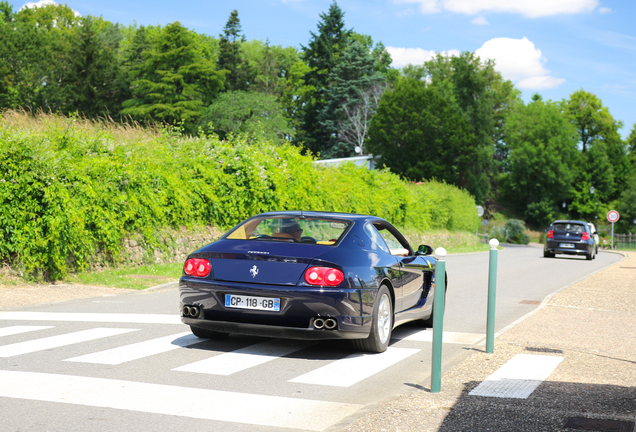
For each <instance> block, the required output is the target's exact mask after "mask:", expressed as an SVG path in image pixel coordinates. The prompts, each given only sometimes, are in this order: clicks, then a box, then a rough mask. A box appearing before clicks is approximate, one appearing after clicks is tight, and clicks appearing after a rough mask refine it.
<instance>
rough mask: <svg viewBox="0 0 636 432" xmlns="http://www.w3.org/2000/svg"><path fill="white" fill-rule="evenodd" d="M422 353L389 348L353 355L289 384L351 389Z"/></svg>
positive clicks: (415, 350) (416, 350)
mask: <svg viewBox="0 0 636 432" xmlns="http://www.w3.org/2000/svg"><path fill="white" fill-rule="evenodd" d="M418 351H421V350H419V349H411V348H392V347H390V348H388V349H387V350H386V351H385V352H383V353H380V354H353V355H350V356H348V357H345V358H343V359H341V360H336V361H334V362H333V363H329V364H328V365H326V366H323V367H321V368H318V369H315V370H313V371H311V372H308V373H306V374H304V375H301V376H299V377H296V378H293V379H291V380H289V382H295V383H303V384H317V385H328V386H335V387H350V386H352V385H353V384H355V383H357V382H360V381H362V380H363V379H365V378H368V377H370V376H372V375H375V374H376V373H378V372H381V371H382V370H384V369H386V368H388V367H389V366H392V365H394V364H395V363H397V362H399V361H402V360H404V359H405V358H407V357H410V356H412V355H413V354H415V353H417V352H418Z"/></svg>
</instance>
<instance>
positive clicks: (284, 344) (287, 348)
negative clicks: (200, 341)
mask: <svg viewBox="0 0 636 432" xmlns="http://www.w3.org/2000/svg"><path fill="white" fill-rule="evenodd" d="M312 345H315V342H307V341H290V340H270V341H267V342H262V343H259V344H256V345H251V346H248V347H245V348H241V349H239V350H236V351H232V352H228V353H225V354H220V355H217V356H214V357H210V358H207V359H204V360H201V361H198V362H194V363H190V364H187V365H184V366H180V367H178V368H175V369H173V370H175V371H180V372H196V373H205V374H211V375H231V374H233V373H236V372H240V371H242V370H245V369H248V368H251V367H254V366H258V365H261V364H263V363H267V362H269V361H272V360H274V359H277V358H279V357H283V356H286V355H288V354H291V353H293V352H296V351H300V350H302V349H305V348H307V347H310V346H312Z"/></svg>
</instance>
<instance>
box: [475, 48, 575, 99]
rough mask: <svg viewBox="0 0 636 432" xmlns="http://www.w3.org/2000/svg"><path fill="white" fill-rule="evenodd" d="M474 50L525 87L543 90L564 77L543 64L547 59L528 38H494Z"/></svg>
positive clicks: (507, 77) (555, 84)
mask: <svg viewBox="0 0 636 432" xmlns="http://www.w3.org/2000/svg"><path fill="white" fill-rule="evenodd" d="M475 53H476V54H477V55H478V56H479V57H480V58H481V59H482V60H486V59H492V60H494V61H495V69H496V70H498V71H499V72H501V75H502V76H503V77H504V78H505V79H509V80H511V81H513V82H514V83H515V85H516V86H517V87H519V88H520V89H522V90H543V89H548V88H554V87H558V86H559V85H560V84H562V83H564V82H565V80H564V79H563V78H555V77H553V76H551V75H550V71H549V70H547V69H546V68H545V67H544V63H546V62H547V60H546V58H545V57H544V56H543V54H542V53H541V50H540V49H538V48H536V47H535V46H534V44H533V43H532V42H530V41H529V40H528V39H527V38H525V37H524V38H523V39H510V38H495V39H491V40H489V41H487V42H486V43H484V44H483V45H482V46H481V48H479V49H478V50H477V51H475Z"/></svg>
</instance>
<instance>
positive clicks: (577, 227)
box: [553, 223, 585, 234]
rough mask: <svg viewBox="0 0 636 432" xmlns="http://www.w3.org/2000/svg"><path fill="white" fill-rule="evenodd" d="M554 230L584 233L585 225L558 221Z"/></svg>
mask: <svg viewBox="0 0 636 432" xmlns="http://www.w3.org/2000/svg"><path fill="white" fill-rule="evenodd" d="M553 229H554V231H565V232H570V233H577V234H583V232H584V231H585V227H583V225H581V224H573V223H556V224H554V228H553Z"/></svg>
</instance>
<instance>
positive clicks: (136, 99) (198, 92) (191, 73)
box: [122, 21, 224, 131]
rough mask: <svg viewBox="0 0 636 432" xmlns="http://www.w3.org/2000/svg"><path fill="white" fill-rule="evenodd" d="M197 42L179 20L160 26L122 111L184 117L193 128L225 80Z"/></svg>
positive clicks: (175, 118)
mask: <svg viewBox="0 0 636 432" xmlns="http://www.w3.org/2000/svg"><path fill="white" fill-rule="evenodd" d="M196 43H197V38H196V37H195V35H194V34H193V33H192V32H190V31H188V30H187V29H186V28H185V27H183V26H182V25H181V24H180V23H179V22H178V21H177V22H174V23H172V24H168V25H167V26H166V27H164V28H163V29H161V32H160V33H159V34H158V36H157V38H156V40H155V41H153V49H152V50H151V51H147V52H145V53H144V56H147V58H146V59H145V60H144V62H143V67H142V69H141V72H142V74H141V77H140V78H139V79H138V80H136V81H134V82H133V83H132V84H133V88H132V92H133V98H132V99H129V100H127V101H125V102H124V103H123V107H124V109H123V110H122V114H123V115H130V116H132V117H133V118H135V119H138V120H141V121H144V120H153V119H154V120H156V121H161V122H165V123H174V122H179V121H183V122H184V125H185V128H186V130H189V131H193V127H194V124H195V122H196V121H197V120H198V119H199V117H200V116H201V114H203V111H204V110H205V107H206V106H208V105H209V104H210V103H211V102H212V100H213V98H214V96H215V95H216V94H217V93H218V91H219V90H221V89H222V88H223V80H224V72H223V71H217V70H216V68H215V65H214V63H213V62H212V61H211V60H209V59H206V58H203V57H202V56H201V54H200V51H198V50H197V47H196Z"/></svg>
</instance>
